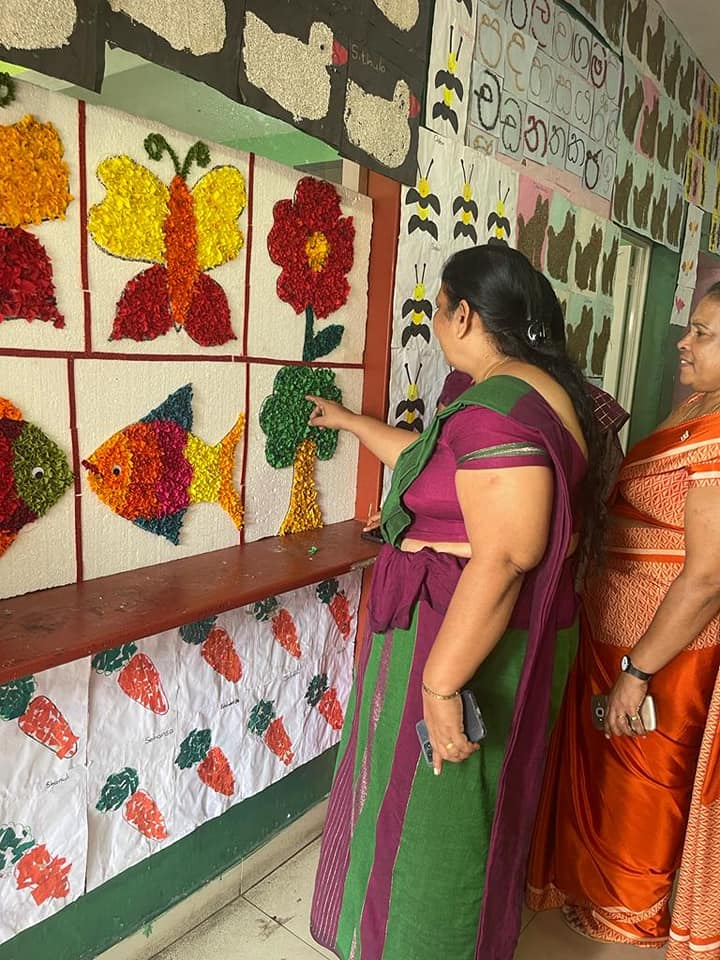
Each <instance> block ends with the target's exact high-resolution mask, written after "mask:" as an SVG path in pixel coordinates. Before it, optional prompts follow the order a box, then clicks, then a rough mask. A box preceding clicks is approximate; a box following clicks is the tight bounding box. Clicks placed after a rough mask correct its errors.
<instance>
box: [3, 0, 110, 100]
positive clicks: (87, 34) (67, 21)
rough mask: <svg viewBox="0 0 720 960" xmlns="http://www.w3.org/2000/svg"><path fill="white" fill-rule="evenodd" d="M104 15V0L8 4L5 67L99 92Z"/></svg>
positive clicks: (14, 1) (17, 0) (13, 0)
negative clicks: (17, 67) (14, 65)
mask: <svg viewBox="0 0 720 960" xmlns="http://www.w3.org/2000/svg"><path fill="white" fill-rule="evenodd" d="M104 13H105V10H104V3H103V2H102V0H31V2H29V0H4V2H3V15H2V20H0V61H3V62H6V63H17V64H19V65H21V66H23V67H30V69H31V70H37V71H38V72H39V73H46V74H49V75H50V76H51V77H59V78H60V79H62V80H67V82H68V83H77V84H79V85H80V86H81V87H86V88H87V89H88V90H99V89H100V86H101V84H102V78H103V71H104V69H105V30H104Z"/></svg>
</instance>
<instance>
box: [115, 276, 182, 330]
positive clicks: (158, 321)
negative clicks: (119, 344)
mask: <svg viewBox="0 0 720 960" xmlns="http://www.w3.org/2000/svg"><path fill="white" fill-rule="evenodd" d="M172 327H173V318H172V312H171V309H170V298H169V296H168V284H167V268H166V267H163V266H161V265H160V264H155V265H154V266H152V267H149V268H148V269H147V270H143V272H142V273H139V274H138V275H137V276H136V277H133V278H132V280H130V281H129V283H128V284H127V285H126V287H125V289H124V290H123V292H122V296H121V297H120V299H119V300H118V304H117V308H116V310H115V323H114V324H113V329H112V333H111V334H110V339H111V340H125V339H129V340H155V339H156V338H157V337H161V336H162V335H163V334H165V333H167V332H168V330H171V329H172Z"/></svg>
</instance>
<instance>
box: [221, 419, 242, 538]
mask: <svg viewBox="0 0 720 960" xmlns="http://www.w3.org/2000/svg"><path fill="white" fill-rule="evenodd" d="M244 429H245V415H244V414H242V413H241V414H240V416H239V417H238V418H237V420H236V422H235V425H234V426H233V428H232V429H231V430H230V432H229V433H228V434H227V436H225V437H223V439H222V440H221V441H220V443H219V444H218V447H219V448H220V462H219V465H218V466H219V470H220V490H219V492H218V503H219V504H220V506H221V507H222V508H223V510H225V511H227V513H228V515H229V516H230V518H231V519H232V522H233V523H234V524H235V526H236V527H237V529H238V530H240V529H241V528H242V526H243V523H244V520H245V507H244V505H243V501H242V495H241V494H240V493H239V491H238V490H237V489H236V488H235V484H234V482H233V473H234V470H235V450H236V449H237V445H238V443H239V442H240V438H241V437H242V435H243V430H244Z"/></svg>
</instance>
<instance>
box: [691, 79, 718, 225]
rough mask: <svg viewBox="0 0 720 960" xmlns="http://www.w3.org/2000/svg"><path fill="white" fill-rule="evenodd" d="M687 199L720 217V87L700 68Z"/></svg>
mask: <svg viewBox="0 0 720 960" xmlns="http://www.w3.org/2000/svg"><path fill="white" fill-rule="evenodd" d="M685 196H686V197H687V199H688V200H689V201H690V202H691V203H695V204H697V205H698V206H700V207H702V209H703V210H707V211H709V212H710V213H711V214H712V217H713V218H714V219H717V218H718V217H720V84H718V83H716V82H715V81H713V80H711V79H710V77H709V76H708V73H707V71H706V70H705V69H704V68H703V67H702V66H701V64H699V63H698V64H697V68H696V72H695V97H694V100H693V105H692V121H691V123H690V142H689V149H688V155H687V166H686V169H685Z"/></svg>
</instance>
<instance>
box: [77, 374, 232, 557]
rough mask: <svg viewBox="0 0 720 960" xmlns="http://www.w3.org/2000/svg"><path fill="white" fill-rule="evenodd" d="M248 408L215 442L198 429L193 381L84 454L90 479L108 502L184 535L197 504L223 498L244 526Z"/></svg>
mask: <svg viewBox="0 0 720 960" xmlns="http://www.w3.org/2000/svg"><path fill="white" fill-rule="evenodd" d="M244 427H245V417H244V416H243V414H240V416H239V417H238V419H237V422H236V423H235V425H234V427H233V428H232V429H231V430H230V432H229V433H228V434H227V436H226V437H224V438H223V439H222V440H221V441H220V442H219V443H217V444H215V445H214V446H211V445H210V444H207V443H205V442H204V441H203V440H200V439H199V437H196V436H195V435H194V434H193V433H191V430H192V385H191V384H189V383H188V384H186V385H185V386H184V387H181V388H180V389H179V390H176V391H175V393H172V394H170V396H169V397H168V398H167V400H165V402H164V403H161V404H160V406H159V407H156V408H155V409H154V410H151V411H150V413H148V415H147V416H145V417H143V418H142V420H139V421H138V422H137V423H131V424H130V425H129V426H127V427H125V428H124V429H122V430H119V431H118V432H117V433H115V434H113V436H112V437H110V439H109V440H106V441H105V443H103V444H101V446H99V447H98V448H97V450H96V451H95V452H94V453H93V454H92V455H91V456H89V457H88V458H87V460H83V461H82V465H83V467H85V469H86V470H87V477H88V483H89V484H90V487H91V489H92V490H93V491H94V493H95V494H96V496H97V497H98V499H100V500H101V501H102V502H103V503H104V504H105V505H106V506H108V507H110V509H111V510H112V511H113V512H114V513H116V514H118V516H120V517H124V518H125V519H126V520H131V521H132V522H133V523H134V524H136V525H137V526H138V527H140V528H141V529H142V530H147V531H149V532H150V533H155V534H157V535H158V536H160V537H165V538H166V539H167V540H169V541H170V542H171V543H174V544H176V545H177V544H178V543H179V542H180V531H181V529H182V525H183V520H184V519H185V514H186V512H187V509H188V507H189V506H190V504H192V503H219V504H220V506H221V507H222V508H223V510H225V511H227V513H228V514H229V516H230V517H231V519H232V521H233V523H234V524H235V526H236V527H237V528H238V530H239V529H240V528H241V527H242V525H243V516H244V509H243V503H242V500H241V498H240V494H239V493H238V491H237V490H236V489H235V486H234V484H233V468H234V462H235V450H236V448H237V445H238V442H239V441H240V437H241V436H242V432H243V429H244Z"/></svg>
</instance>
